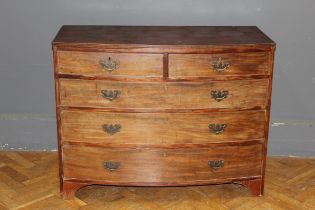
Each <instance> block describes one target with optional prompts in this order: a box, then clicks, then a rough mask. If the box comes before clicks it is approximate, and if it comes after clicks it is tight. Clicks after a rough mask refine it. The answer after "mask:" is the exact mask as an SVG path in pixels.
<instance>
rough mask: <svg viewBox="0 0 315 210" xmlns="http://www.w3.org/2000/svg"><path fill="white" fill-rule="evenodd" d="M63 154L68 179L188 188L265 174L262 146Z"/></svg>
mask: <svg viewBox="0 0 315 210" xmlns="http://www.w3.org/2000/svg"><path fill="white" fill-rule="evenodd" d="M62 153H63V164H64V179H82V180H98V181H103V182H106V183H111V182H112V183H115V184H128V183H138V184H139V185H141V183H143V184H144V183H151V184H152V185H154V183H160V184H161V183H165V184H166V185H167V184H169V185H172V184H180V185H184V184H189V183H190V184H193V183H198V182H207V181H211V180H212V181H218V180H225V179H231V178H244V177H252V176H260V175H261V160H262V146H261V145H260V144H257V145H251V146H242V147H239V146H224V147H220V146H215V147H212V148H209V149H205V148H203V149H190V148H189V149H188V148H186V149H144V148H143V149H104V148H93V147H80V146H70V145H65V146H63V151H62ZM209 161H211V162H209ZM223 161H224V163H223ZM104 165H105V166H104ZM209 165H211V167H210V166H209ZM110 169H112V170H110Z"/></svg>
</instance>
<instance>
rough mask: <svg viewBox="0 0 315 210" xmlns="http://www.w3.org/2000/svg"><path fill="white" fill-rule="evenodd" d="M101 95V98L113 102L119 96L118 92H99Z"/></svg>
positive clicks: (119, 92)
mask: <svg viewBox="0 0 315 210" xmlns="http://www.w3.org/2000/svg"><path fill="white" fill-rule="evenodd" d="M101 93H102V96H103V98H105V99H107V100H109V101H113V100H115V99H117V98H119V96H120V95H121V91H120V90H101Z"/></svg>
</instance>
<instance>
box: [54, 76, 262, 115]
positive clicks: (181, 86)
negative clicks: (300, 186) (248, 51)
mask: <svg viewBox="0 0 315 210" xmlns="http://www.w3.org/2000/svg"><path fill="white" fill-rule="evenodd" d="M59 84H60V105H61V106H76V107H100V108H125V109H128V108H129V109H136V108H139V109H140V108H142V109H143V108H147V109H205V108H252V107H265V105H266V102H267V100H266V98H267V93H268V91H267V90H268V80H267V79H261V80H242V81H240V80H239V81H217V82H176V83H175V82H170V83H159V82H154V83H148V82H147V83H145V82H143V83H140V82H138V83H136V82H118V81H101V80H94V81H92V80H71V79H60V80H59ZM104 94H105V96H104Z"/></svg>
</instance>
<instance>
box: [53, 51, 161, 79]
mask: <svg viewBox="0 0 315 210" xmlns="http://www.w3.org/2000/svg"><path fill="white" fill-rule="evenodd" d="M57 68H58V73H62V74H76V75H83V76H99V77H131V78H137V77H162V76H163V55H162V54H136V53H101V52H76V51H58V64H57Z"/></svg>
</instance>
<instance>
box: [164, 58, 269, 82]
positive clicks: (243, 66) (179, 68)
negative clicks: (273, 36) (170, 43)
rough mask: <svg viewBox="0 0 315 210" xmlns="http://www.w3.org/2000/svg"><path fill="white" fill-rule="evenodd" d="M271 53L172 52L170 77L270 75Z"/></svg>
mask: <svg viewBox="0 0 315 210" xmlns="http://www.w3.org/2000/svg"><path fill="white" fill-rule="evenodd" d="M270 73H271V72H270V53H269V52H255V53H254V52H253V53H226V54H170V55H169V77H170V78H185V77H211V76H219V75H224V76H233V75H234V76H236V75H239V76H242V75H243V76H244V75H270Z"/></svg>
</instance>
